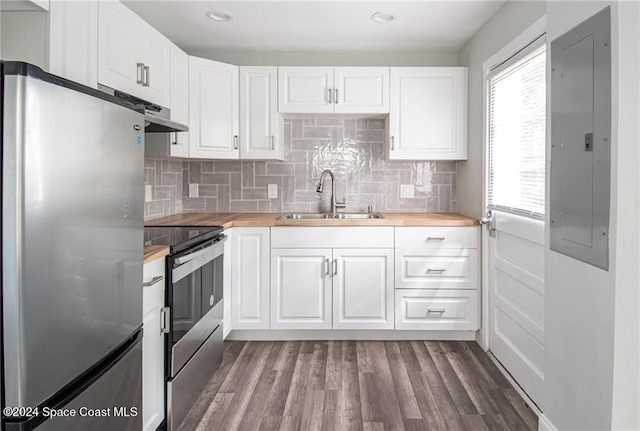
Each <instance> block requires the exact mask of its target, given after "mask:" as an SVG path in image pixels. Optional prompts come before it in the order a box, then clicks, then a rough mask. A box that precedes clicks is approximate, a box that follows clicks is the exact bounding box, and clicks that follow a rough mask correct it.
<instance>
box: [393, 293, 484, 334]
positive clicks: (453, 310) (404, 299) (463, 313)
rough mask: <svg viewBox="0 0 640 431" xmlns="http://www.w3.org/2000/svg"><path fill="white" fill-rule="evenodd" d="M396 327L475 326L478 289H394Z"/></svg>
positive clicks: (451, 327)
mask: <svg viewBox="0 0 640 431" xmlns="http://www.w3.org/2000/svg"><path fill="white" fill-rule="evenodd" d="M396 329H428V330H435V331H438V330H458V331H462V330H476V329H478V291H477V290H447V291H441V290H437V289H420V290H417V289H397V290H396Z"/></svg>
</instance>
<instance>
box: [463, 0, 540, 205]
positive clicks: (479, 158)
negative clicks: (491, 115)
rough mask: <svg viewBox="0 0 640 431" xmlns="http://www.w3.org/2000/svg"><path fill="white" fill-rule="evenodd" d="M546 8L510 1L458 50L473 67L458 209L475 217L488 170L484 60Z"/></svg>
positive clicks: (470, 74) (538, 4)
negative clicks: (485, 167)
mask: <svg viewBox="0 0 640 431" xmlns="http://www.w3.org/2000/svg"><path fill="white" fill-rule="evenodd" d="M545 11H546V4H545V2H544V1H515V2H514V1H508V2H506V3H505V4H504V5H503V6H502V7H501V8H500V9H499V10H498V12H497V13H496V14H495V15H494V16H493V17H491V19H490V20H489V21H487V23H486V24H485V25H484V26H483V27H482V28H481V29H480V30H478V32H477V33H476V34H475V35H474V36H473V38H472V39H471V40H470V41H469V42H468V43H467V44H466V45H465V47H464V48H463V49H462V51H460V53H459V54H458V65H460V66H468V67H469V159H468V160H467V161H466V162H458V188H457V193H458V211H459V212H460V213H462V214H466V215H470V216H472V217H481V216H482V215H484V213H485V209H484V207H483V204H482V193H483V186H482V180H483V173H484V158H483V154H484V135H483V133H484V132H483V130H484V117H483V109H484V90H483V89H484V77H483V72H482V64H483V63H484V62H485V61H487V60H488V59H489V57H491V56H492V55H493V54H495V53H496V52H498V51H499V50H500V49H501V48H502V47H504V46H505V45H507V44H508V43H509V42H511V41H512V40H513V39H514V38H515V37H516V36H517V35H519V34H520V33H522V32H523V31H524V30H525V29H526V28H528V27H529V26H530V25H531V24H533V23H534V22H536V21H537V20H538V19H540V18H541V17H542V16H543V15H544V14H545Z"/></svg>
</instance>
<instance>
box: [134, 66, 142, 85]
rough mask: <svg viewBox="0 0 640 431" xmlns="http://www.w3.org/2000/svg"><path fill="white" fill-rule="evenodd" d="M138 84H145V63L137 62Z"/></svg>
mask: <svg viewBox="0 0 640 431" xmlns="http://www.w3.org/2000/svg"><path fill="white" fill-rule="evenodd" d="M136 84H143V85H144V63H136Z"/></svg>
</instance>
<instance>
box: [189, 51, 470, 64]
mask: <svg viewBox="0 0 640 431" xmlns="http://www.w3.org/2000/svg"><path fill="white" fill-rule="evenodd" d="M188 53H189V55H195V56H198V57H203V58H209V59H212V60H216V61H222V62H225V63H231V64H237V65H238V66H457V65H458V55H457V54H456V53H446V52H322V51H321V52H315V51H314V52H310V51H252V50H225V49H207V50H191V51H189V52H188Z"/></svg>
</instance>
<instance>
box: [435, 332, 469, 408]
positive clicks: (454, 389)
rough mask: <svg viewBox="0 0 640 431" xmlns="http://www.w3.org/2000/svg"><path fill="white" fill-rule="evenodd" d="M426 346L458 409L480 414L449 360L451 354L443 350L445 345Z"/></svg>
mask: <svg viewBox="0 0 640 431" xmlns="http://www.w3.org/2000/svg"><path fill="white" fill-rule="evenodd" d="M425 344H426V346H427V350H429V354H431V358H432V359H433V362H434V364H435V365H436V368H437V369H438V372H439V373H440V376H441V377H442V380H443V381H444V384H445V386H446V387H447V390H448V391H449V394H451V398H452V399H453V402H454V403H455V404H456V408H457V409H458V410H459V411H460V413H462V414H466V415H475V414H478V409H476V406H475V405H474V404H473V402H472V401H471V398H470V397H469V394H468V393H467V391H466V390H465V388H464V387H463V386H462V383H461V382H460V378H459V377H458V375H457V374H456V372H455V371H454V370H453V368H452V367H451V364H450V363H449V360H448V359H447V355H448V354H449V353H450V352H448V351H447V350H446V349H445V348H443V345H442V344H440V343H439V342H437V341H426V342H425Z"/></svg>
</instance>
